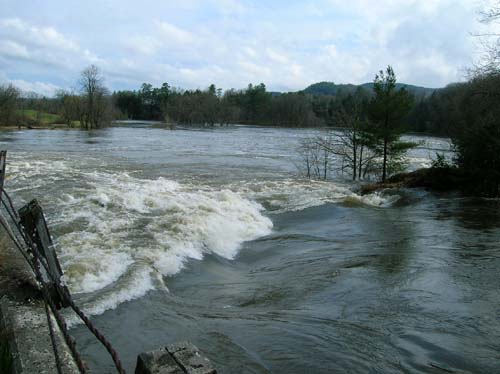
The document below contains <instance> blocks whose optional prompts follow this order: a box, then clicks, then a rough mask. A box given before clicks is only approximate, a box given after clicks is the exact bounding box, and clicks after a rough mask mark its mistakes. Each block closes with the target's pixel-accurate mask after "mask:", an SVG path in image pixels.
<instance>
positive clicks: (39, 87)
mask: <svg viewBox="0 0 500 374" xmlns="http://www.w3.org/2000/svg"><path fill="white" fill-rule="evenodd" d="M10 83H12V84H13V85H14V86H16V87H17V88H19V89H20V90H21V91H23V92H24V93H30V92H35V93H37V94H40V95H43V96H47V97H50V96H54V95H55V93H56V92H57V90H59V89H61V87H59V86H56V85H55V84H52V83H44V82H27V81H25V80H22V79H12V80H10Z"/></svg>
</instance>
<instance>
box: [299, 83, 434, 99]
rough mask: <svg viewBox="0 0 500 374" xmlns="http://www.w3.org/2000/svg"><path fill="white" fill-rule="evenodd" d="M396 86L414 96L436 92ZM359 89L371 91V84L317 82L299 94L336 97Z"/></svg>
mask: <svg viewBox="0 0 500 374" xmlns="http://www.w3.org/2000/svg"><path fill="white" fill-rule="evenodd" d="M396 85H397V88H398V89H399V88H402V87H405V88H406V89H407V90H408V91H409V92H410V93H412V94H414V95H415V96H422V95H423V96H429V95H432V93H433V92H434V91H436V89H435V88H427V87H420V86H413V85H411V84H405V83H397V84H396ZM359 87H362V88H364V89H367V90H372V89H373V83H364V84H361V85H359V86H358V85H355V84H335V83H333V82H319V83H314V84H311V85H310V86H309V87H307V88H306V89H304V90H302V91H301V92H303V93H306V94H310V95H316V96H322V95H330V96H337V95H339V94H349V93H354V92H356V90H357V89H358V88H359Z"/></svg>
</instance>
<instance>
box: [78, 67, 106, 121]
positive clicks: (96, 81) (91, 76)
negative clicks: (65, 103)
mask: <svg viewBox="0 0 500 374" xmlns="http://www.w3.org/2000/svg"><path fill="white" fill-rule="evenodd" d="M79 84H80V90H81V93H82V95H81V102H80V107H79V109H78V111H79V119H80V124H81V126H82V127H84V128H85V129H87V130H89V129H96V128H99V127H102V126H104V125H105V124H107V123H109V122H111V119H112V118H111V116H112V113H111V105H110V100H109V92H108V90H107V88H106V87H105V86H104V78H103V77H102V74H101V71H100V70H99V68H98V67H97V66H95V65H91V66H89V67H88V68H86V69H85V70H83V71H82V73H81V76H80V81H79Z"/></svg>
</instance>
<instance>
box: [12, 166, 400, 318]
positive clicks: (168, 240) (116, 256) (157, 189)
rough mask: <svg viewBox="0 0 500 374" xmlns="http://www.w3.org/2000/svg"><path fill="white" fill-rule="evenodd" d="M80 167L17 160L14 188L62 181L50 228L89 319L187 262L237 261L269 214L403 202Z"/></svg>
mask: <svg viewBox="0 0 500 374" xmlns="http://www.w3.org/2000/svg"><path fill="white" fill-rule="evenodd" d="M92 165H93V164H92ZM104 166H105V165H104ZM84 167H85V165H84V164H82V163H81V160H64V159H57V160H56V161H49V160H48V161H38V160H35V161H24V158H23V157H19V156H18V157H15V156H14V157H12V160H11V163H9V173H10V175H11V176H12V180H11V181H9V183H10V186H11V187H12V188H18V189H21V188H23V187H24V186H25V185H26V184H31V185H37V184H36V183H38V182H40V181H43V182H44V185H40V187H39V189H37V190H36V191H37V192H42V193H43V191H44V189H45V187H49V188H52V189H53V191H54V190H58V187H59V186H60V183H61V182H60V181H61V180H63V181H64V182H63V185H64V188H63V189H62V190H61V191H60V194H59V195H58V196H57V197H54V196H53V195H50V196H48V197H47V201H48V203H49V204H51V205H50V208H51V212H52V214H51V215H50V216H49V217H48V218H49V224H50V225H51V227H52V228H53V233H55V235H54V236H55V239H56V244H57V249H58V252H59V257H60V262H61V265H62V267H63V269H64V272H65V281H66V282H67V284H68V286H69V288H70V290H71V291H72V292H73V293H74V294H75V295H77V297H80V298H81V299H80V300H82V302H83V309H84V310H85V311H86V312H87V313H89V314H100V313H103V312H104V311H106V310H109V309H113V308H116V307H117V306H118V305H120V304H121V303H124V302H126V301H129V300H132V299H135V298H139V297H142V296H144V295H145V294H146V293H147V292H148V291H150V290H153V289H158V288H161V287H164V285H163V283H162V279H163V278H164V277H169V276H173V275H175V274H177V273H178V272H180V271H181V270H182V269H183V268H184V267H185V266H186V264H187V263H188V261H189V260H190V259H196V260H202V259H203V257H204V256H205V255H207V254H216V255H218V256H222V257H224V258H227V259H233V258H235V256H236V255H237V254H238V252H239V250H240V248H241V246H242V244H243V243H244V242H246V241H250V240H254V239H257V238H259V237H262V236H265V235H267V234H269V233H270V232H271V230H272V227H273V224H272V221H271V220H270V219H269V218H268V217H267V216H266V215H265V213H264V211H266V210H267V212H268V213H282V212H289V211H298V210H303V209H306V208H310V207H314V206H320V205H323V204H326V203H343V202H346V201H352V200H356V201H358V200H359V201H360V203H361V204H364V205H369V206H376V207H384V206H389V205H390V204H391V203H392V202H393V201H394V199H397V196H396V197H394V196H389V197H386V196H384V195H382V194H370V195H366V196H360V195H358V194H356V193H355V192H353V191H352V189H351V188H350V187H349V185H347V184H339V183H333V182H317V181H307V180H292V179H289V180H279V181H255V182H239V183H234V184H232V185H228V186H226V187H225V188H220V187H213V186H206V185H197V184H196V183H195V182H190V183H178V182H176V181H173V180H169V179H165V178H162V177H160V178H157V179H144V178H138V177H133V176H131V175H130V174H128V173H125V172H116V173H112V172H109V171H107V169H108V168H107V167H104V168H99V167H96V168H92V167H89V168H88V169H87V170H85V168H84ZM88 170H92V171H88ZM68 181H71V183H68ZM30 195H31V193H26V197H27V196H30ZM29 198H31V196H30V197H29Z"/></svg>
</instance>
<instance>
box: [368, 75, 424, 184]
mask: <svg viewBox="0 0 500 374" xmlns="http://www.w3.org/2000/svg"><path fill="white" fill-rule="evenodd" d="M396 81H397V80H396V74H394V70H393V69H392V67H390V66H388V67H387V69H386V71H385V72H384V71H380V72H379V74H377V75H376V76H375V80H374V85H373V91H374V93H375V96H374V97H373V98H372V99H371V101H370V103H369V105H368V116H369V119H370V120H371V125H370V126H368V127H367V132H368V133H369V134H370V135H371V136H372V137H373V140H374V143H373V145H372V148H373V149H374V150H375V152H376V153H380V155H381V157H382V181H383V182H384V181H385V180H386V178H387V176H388V174H390V173H392V172H394V171H396V169H397V168H398V166H399V165H400V164H401V162H402V159H403V156H404V155H405V153H406V152H407V151H408V150H409V149H410V148H412V147H414V146H415V144H414V143H410V142H403V141H401V140H400V138H401V135H402V134H403V131H404V126H403V125H404V119H405V117H406V116H407V114H408V112H409V111H410V109H411V107H412V103H413V97H412V96H411V95H410V94H409V93H408V91H407V90H406V89H405V88H401V89H397V88H396Z"/></svg>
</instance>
